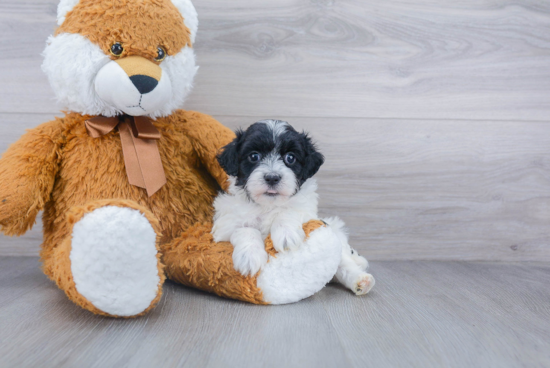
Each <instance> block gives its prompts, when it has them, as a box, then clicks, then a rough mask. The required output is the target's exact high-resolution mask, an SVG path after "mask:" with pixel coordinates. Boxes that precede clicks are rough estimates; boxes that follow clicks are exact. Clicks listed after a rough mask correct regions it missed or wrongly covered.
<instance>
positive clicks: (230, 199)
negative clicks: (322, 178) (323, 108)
mask: <svg viewBox="0 0 550 368" xmlns="http://www.w3.org/2000/svg"><path fill="white" fill-rule="evenodd" d="M236 134H237V138H236V139H235V140H234V141H233V142H231V143H230V144H229V145H227V146H225V147H224V148H223V151H222V153H221V154H220V155H219V156H218V162H219V163H220V165H221V166H222V168H223V169H224V170H225V171H226V173H227V174H228V175H229V177H230V179H229V180H230V187H229V190H228V192H227V193H222V194H220V195H219V196H218V197H217V198H216V200H215V201H214V209H215V215H214V226H213V228H212V234H213V236H214V239H215V241H229V242H231V244H232V245H233V248H234V250H233V264H234V267H235V269H236V270H237V271H239V272H240V273H241V274H243V275H245V276H247V275H255V274H256V273H257V272H258V271H259V270H260V269H261V267H262V266H263V265H265V264H266V263H267V261H268V254H267V252H266V251H265V247H264V240H265V238H266V237H267V236H268V235H269V234H271V239H272V240H273V246H274V248H275V250H277V252H286V251H292V250H293V249H296V248H297V247H299V246H300V244H302V242H303V241H304V239H305V233H304V231H303V229H302V224H304V223H306V222H308V221H310V220H314V219H318V218H319V217H318V215H317V203H318V196H317V183H316V181H315V179H312V177H313V175H315V173H316V172H317V171H318V170H319V168H320V167H321V165H322V164H323V162H324V157H323V155H322V154H320V153H319V152H318V151H317V149H316V147H315V146H314V144H313V143H312V141H311V139H310V138H309V137H308V136H307V134H305V133H298V132H297V131H296V130H294V128H292V126H290V125H289V124H288V123H287V122H284V121H280V120H262V121H259V122H257V123H255V124H253V125H251V126H250V127H249V128H248V129H247V130H246V131H242V130H239V131H237V132H236ZM324 222H325V223H327V224H328V225H329V226H331V227H332V228H333V229H334V231H335V232H336V233H337V235H338V238H339V239H340V241H341V243H342V249H343V251H342V261H341V263H340V266H339V268H338V271H337V273H336V275H335V281H338V282H340V283H342V284H343V285H344V286H346V287H348V288H349V289H351V290H352V291H354V292H355V293H356V294H357V295H362V294H366V293H368V292H369V291H370V289H371V288H372V287H373V286H374V278H373V277H372V275H370V274H368V273H366V271H367V268H368V262H367V260H366V259H365V258H363V257H361V256H360V255H359V254H358V253H357V252H356V251H355V250H353V249H351V247H350V246H349V244H348V237H347V234H346V233H345V228H344V223H343V222H342V221H341V220H340V219H339V218H336V217H334V218H329V219H325V220H324Z"/></svg>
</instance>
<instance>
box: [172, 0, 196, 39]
mask: <svg viewBox="0 0 550 368" xmlns="http://www.w3.org/2000/svg"><path fill="white" fill-rule="evenodd" d="M172 4H174V5H175V6H176V8H178V10H179V11H180V14H181V16H182V17H183V21H184V23H185V26H186V27H187V28H189V31H191V42H193V43H194V42H195V37H196V36H197V29H198V27H199V18H198V16H197V11H196V10H195V7H194V6H193V3H192V2H191V0H172Z"/></svg>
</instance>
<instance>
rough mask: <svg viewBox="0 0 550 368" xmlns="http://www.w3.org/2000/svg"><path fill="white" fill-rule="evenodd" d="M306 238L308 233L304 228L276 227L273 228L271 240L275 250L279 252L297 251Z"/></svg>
mask: <svg viewBox="0 0 550 368" xmlns="http://www.w3.org/2000/svg"><path fill="white" fill-rule="evenodd" d="M305 238H306V233H305V232H304V229H302V226H299V227H290V226H274V227H272V228H271V240H273V248H275V250H276V251H277V252H284V251H286V250H293V249H297V248H298V247H299V246H300V244H302V243H303V242H304V239H305Z"/></svg>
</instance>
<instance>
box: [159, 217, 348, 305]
mask: <svg viewBox="0 0 550 368" xmlns="http://www.w3.org/2000/svg"><path fill="white" fill-rule="evenodd" d="M303 229H304V232H305V234H306V240H305V242H304V243H303V244H302V245H301V246H300V247H299V248H298V249H296V250H293V251H289V252H285V253H277V252H276V251H275V248H274V247H273V242H272V240H271V237H270V236H268V237H267V239H266V241H265V245H266V251H267V253H268V254H270V255H271V256H270V257H269V263H267V264H266V265H264V266H263V267H262V270H261V271H260V273H259V274H258V275H255V276H243V275H241V274H240V273H239V272H238V271H237V270H235V268H234V265H233V260H232V254H233V246H232V245H231V243H229V242H219V243H216V242H215V241H214V238H213V236H212V234H211V230H212V225H210V224H196V225H194V226H192V227H191V228H190V229H188V230H187V231H186V232H185V233H184V234H182V236H181V237H179V238H177V239H175V240H174V241H173V242H171V243H170V244H167V245H165V246H164V250H163V251H164V262H166V275H167V277H168V278H169V279H171V280H173V281H176V282H179V283H182V284H184V285H187V286H191V287H194V288H198V289H202V290H206V291H209V292H213V293H216V294H218V295H220V296H223V297H225V298H232V299H238V300H242V301H246V302H249V303H254V304H286V303H294V302H297V301H299V300H302V299H304V298H307V297H310V296H311V295H313V294H315V293H316V292H318V291H319V290H321V289H322V288H323V287H324V286H325V285H326V284H327V283H328V282H329V281H330V280H331V278H332V277H333V276H334V273H335V272H336V269H337V268H338V264H339V263H340V258H341V254H342V247H341V243H340V242H339V241H338V238H337V236H336V234H335V232H334V230H333V229H332V228H331V227H330V226H328V227H327V226H326V225H324V224H323V222H321V221H317V220H315V221H310V222H308V223H307V224H304V226H303Z"/></svg>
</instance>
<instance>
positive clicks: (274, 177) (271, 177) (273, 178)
mask: <svg viewBox="0 0 550 368" xmlns="http://www.w3.org/2000/svg"><path fill="white" fill-rule="evenodd" d="M264 180H265V182H266V183H267V184H268V185H271V186H275V185H277V184H279V182H280V181H281V175H278V174H267V175H266V176H264Z"/></svg>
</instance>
